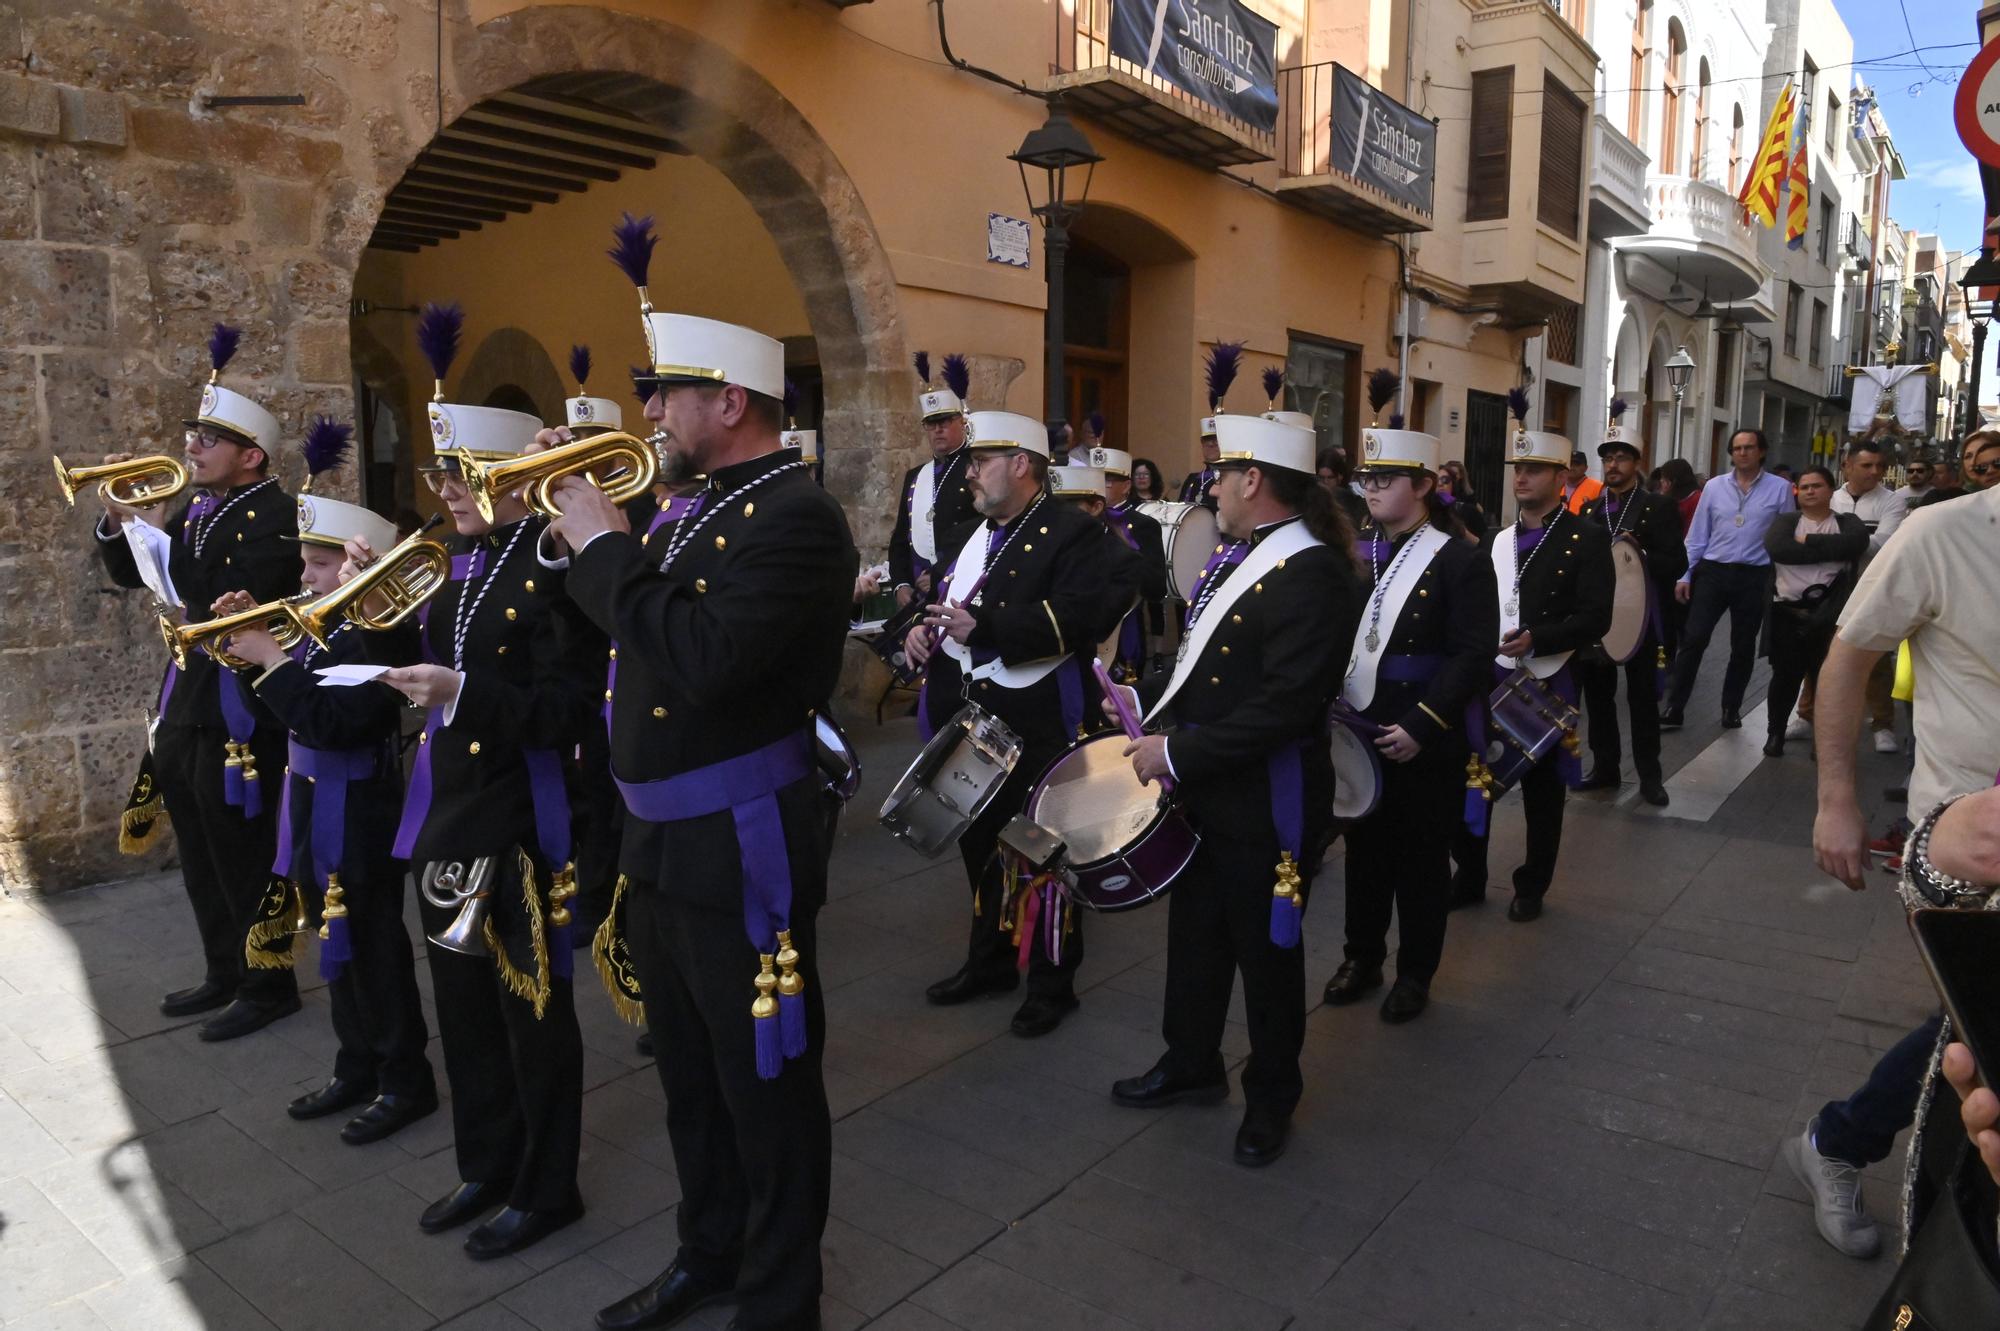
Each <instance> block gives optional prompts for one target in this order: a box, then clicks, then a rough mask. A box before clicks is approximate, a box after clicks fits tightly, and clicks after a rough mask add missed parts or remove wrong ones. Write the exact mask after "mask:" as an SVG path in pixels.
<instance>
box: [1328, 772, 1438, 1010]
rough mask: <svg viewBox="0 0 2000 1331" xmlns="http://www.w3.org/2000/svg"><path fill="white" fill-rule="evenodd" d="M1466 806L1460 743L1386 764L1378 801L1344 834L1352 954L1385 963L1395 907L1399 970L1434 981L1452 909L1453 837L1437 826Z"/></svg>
mask: <svg viewBox="0 0 2000 1331" xmlns="http://www.w3.org/2000/svg"><path fill="white" fill-rule="evenodd" d="M1464 812H1465V750H1464V748H1463V747H1456V746H1451V745H1441V746H1438V747H1435V748H1430V749H1425V750H1423V751H1422V752H1420V753H1419V754H1418V755H1417V756H1416V757H1415V758H1412V759H1411V760H1410V761H1409V762H1406V763H1392V762H1385V763H1383V764H1382V799H1381V802H1380V803H1379V804H1377V805H1376V806H1375V812H1374V813H1372V814H1370V815H1368V817H1366V818H1363V819H1362V820H1361V821H1359V822H1357V823H1353V824H1350V825H1349V826H1348V828H1347V831H1346V833H1345V834H1344V835H1345V837H1346V840H1347V946H1346V948H1345V952H1346V956H1347V959H1348V960H1349V961H1352V962H1354V963H1355V964H1356V965H1360V966H1380V965H1381V964H1382V963H1383V961H1384V960H1386V959H1387V958H1388V955H1389V947H1388V936H1389V917H1390V913H1391V911H1392V910H1393V911H1394V914H1395V918H1396V931H1397V937H1398V939H1399V945H1398V947H1397V949H1396V974H1397V975H1398V976H1400V977H1402V978H1405V979H1411V980H1419V981H1422V982H1423V983H1425V984H1428V983H1430V979H1431V976H1433V975H1435V974H1436V973H1437V968H1438V959H1439V958H1440V957H1441V956H1442V955H1443V954H1444V927H1445V917H1446V915H1447V914H1448V913H1449V912H1450V910H1451V852H1450V843H1449V842H1447V841H1446V840H1445V838H1444V837H1443V836H1441V835H1439V831H1440V829H1442V828H1446V827H1451V826H1453V825H1455V824H1457V823H1459V822H1460V821H1461V820H1462V819H1463V817H1464Z"/></svg>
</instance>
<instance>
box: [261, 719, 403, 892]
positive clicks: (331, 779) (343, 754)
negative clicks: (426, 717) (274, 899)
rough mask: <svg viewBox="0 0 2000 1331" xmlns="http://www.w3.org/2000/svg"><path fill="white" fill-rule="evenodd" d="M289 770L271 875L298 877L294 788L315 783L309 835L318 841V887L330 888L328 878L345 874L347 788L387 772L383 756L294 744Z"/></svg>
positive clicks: (314, 852) (315, 868) (374, 752)
mask: <svg viewBox="0 0 2000 1331" xmlns="http://www.w3.org/2000/svg"><path fill="white" fill-rule="evenodd" d="M289 757H290V762H289V764H288V765H287V767H286V769H285V770H286V776H285V788H284V792H283V794H281V795H280V796H279V798H278V855H277V858H276V859H275V860H274V861H273V862H272V864H271V872H272V873H274V874H277V875H278V876H279V877H281V878H290V877H291V876H292V849H293V848H292V788H293V787H294V786H296V785H297V784H299V783H300V782H303V781H311V782H312V783H313V802H312V823H311V825H310V826H309V827H308V828H307V829H306V830H307V834H308V835H309V836H310V837H311V838H312V871H313V881H314V882H315V883H317V884H318V885H319V886H321V887H325V886H326V879H327V875H328V874H333V873H339V872H340V862H341V859H342V857H343V855H344V853H345V851H346V845H347V786H348V783H349V782H351V781H365V780H367V779H368V778H369V777H371V776H374V775H375V774H376V773H377V772H378V771H380V770H381V750H380V748H379V747H376V746H371V747H369V748H365V749H312V748H307V747H306V746H305V745H303V744H301V743H299V742H298V741H297V740H293V741H292V742H291V751H290V755H289Z"/></svg>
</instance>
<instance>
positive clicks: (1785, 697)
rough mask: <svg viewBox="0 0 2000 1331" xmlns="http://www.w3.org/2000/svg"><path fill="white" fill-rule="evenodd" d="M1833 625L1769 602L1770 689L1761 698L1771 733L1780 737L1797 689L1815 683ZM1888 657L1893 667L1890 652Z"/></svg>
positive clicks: (1831, 641) (1781, 602)
mask: <svg viewBox="0 0 2000 1331" xmlns="http://www.w3.org/2000/svg"><path fill="white" fill-rule="evenodd" d="M1834 628H1835V624H1834V621H1833V620H1832V619H1828V620H1827V621H1826V622H1825V623H1824V624H1815V623H1814V622H1813V618H1812V615H1811V614H1810V613H1808V612H1802V611H1799V610H1797V609H1794V608H1793V607H1792V606H1790V605H1789V604H1788V603H1786V602H1783V601H1778V602H1774V603H1773V604H1772V606H1771V636H1770V647H1771V691H1770V693H1769V695H1768V696H1766V698H1765V699H1764V714H1765V716H1766V717H1767V718H1768V719H1769V726H1768V730H1769V732H1770V734H1771V735H1772V736H1774V737H1777V738H1783V736H1784V733H1785V724H1786V722H1788V721H1789V720H1791V716H1792V707H1793V706H1794V705H1795V704H1796V703H1797V702H1798V700H1799V689H1800V688H1801V687H1802V686H1803V685H1804V684H1805V683H1806V682H1807V681H1811V682H1812V684H1813V685H1814V686H1815V687H1817V686H1818V684H1819V668H1820V665H1821V663H1823V662H1824V661H1825V660H1826V651H1827V648H1828V647H1830V646H1832V645H1833V633H1834ZM1890 660H1891V665H1892V667H1893V664H1894V658H1893V654H1892V656H1891V658H1890Z"/></svg>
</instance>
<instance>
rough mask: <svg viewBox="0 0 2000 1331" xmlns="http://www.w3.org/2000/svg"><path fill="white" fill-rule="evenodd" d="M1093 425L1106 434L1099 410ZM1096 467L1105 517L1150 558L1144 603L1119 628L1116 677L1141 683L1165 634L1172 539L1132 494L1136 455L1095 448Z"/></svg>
mask: <svg viewBox="0 0 2000 1331" xmlns="http://www.w3.org/2000/svg"><path fill="white" fill-rule="evenodd" d="M1091 419H1092V420H1094V421H1096V422H1097V424H1096V425H1095V426H1094V427H1093V428H1094V430H1095V431H1096V433H1097V435H1098V436H1099V437H1100V438H1101V437H1102V436H1103V433H1104V424H1103V422H1104V418H1103V417H1102V416H1098V415H1095V414H1094V413H1093V415H1092V417H1091ZM1086 456H1087V457H1088V459H1089V463H1090V465H1091V466H1093V467H1096V468H1098V469H1099V470H1101V471H1102V472H1103V473H1104V499H1105V509H1104V520H1105V522H1106V523H1107V524H1108V525H1110V527H1111V529H1112V530H1113V531H1115V532H1117V533H1118V535H1119V536H1120V537H1121V538H1122V539H1123V540H1124V542H1125V543H1126V544H1127V545H1129V546H1131V547H1132V548H1133V549H1134V550H1137V551H1138V552H1139V557H1140V558H1141V559H1142V560H1144V561H1145V563H1144V565H1143V568H1142V576H1141V578H1140V581H1139V596H1140V602H1139V605H1138V607H1137V608H1136V609H1134V610H1133V611H1132V613H1131V614H1129V615H1127V616H1126V617H1125V621H1124V623H1122V624H1121V625H1120V626H1119V629H1118V632H1119V640H1118V660H1117V662H1116V663H1115V665H1114V668H1113V671H1112V678H1114V679H1120V678H1121V677H1120V676H1119V674H1118V668H1120V667H1122V668H1123V669H1124V670H1125V674H1124V676H1123V677H1122V682H1124V683H1127V684H1135V683H1137V682H1138V680H1139V676H1140V675H1142V674H1144V673H1145V665H1146V661H1147V660H1148V658H1149V653H1150V651H1151V647H1152V644H1153V643H1154V642H1155V641H1157V639H1158V637H1159V636H1160V635H1161V634H1163V633H1164V632H1165V627H1166V614H1165V603H1166V597H1167V538H1166V533H1165V532H1163V531H1162V530H1161V529H1160V524H1159V523H1158V522H1157V521H1156V520H1154V519H1153V518H1151V517H1148V516H1147V515H1146V514H1144V513H1141V512H1140V511H1139V501H1138V500H1137V499H1136V498H1135V497H1134V496H1133V494H1132V455H1131V454H1130V453H1127V452H1126V451H1125V450H1124V449H1122V448H1105V447H1104V446H1103V445H1101V444H1100V445H1096V446H1093V447H1092V448H1091V450H1090V452H1089V453H1088V454H1087V455H1086Z"/></svg>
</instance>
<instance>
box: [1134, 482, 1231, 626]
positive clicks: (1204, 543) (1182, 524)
mask: <svg viewBox="0 0 2000 1331" xmlns="http://www.w3.org/2000/svg"><path fill="white" fill-rule="evenodd" d="M1139 511H1140V512H1141V513H1144V514H1145V515H1146V516H1147V517H1149V518H1151V519H1152V520H1153V521H1155V522H1157V523H1159V524H1160V535H1161V538H1162V539H1163V540H1164V541H1165V542H1166V547H1167V588H1168V590H1169V591H1171V592H1173V594H1174V596H1175V597H1176V598H1177V599H1179V600H1182V601H1188V602H1192V601H1193V600H1194V590H1195V589H1194V582H1195V578H1196V577H1197V576H1199V575H1200V573H1201V571H1202V569H1203V568H1205V567H1207V565H1208V560H1209V556H1211V555H1213V554H1214V553H1215V547H1216V544H1217V542H1219V541H1220V540H1221V539H1222V529H1221V528H1220V527H1217V526H1216V525H1215V514H1213V513H1211V512H1209V511H1208V510H1207V509H1205V508H1203V507H1202V506H1201V505H1200V504H1176V503H1171V502H1169V501H1166V500H1159V499H1154V500H1149V501H1148V502H1146V503H1143V504H1141V505H1139Z"/></svg>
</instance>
